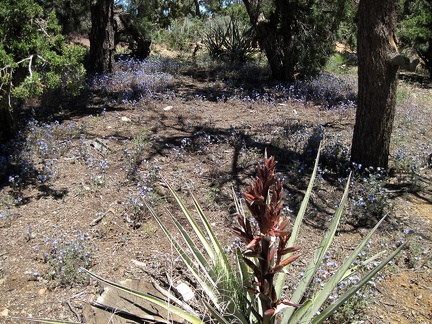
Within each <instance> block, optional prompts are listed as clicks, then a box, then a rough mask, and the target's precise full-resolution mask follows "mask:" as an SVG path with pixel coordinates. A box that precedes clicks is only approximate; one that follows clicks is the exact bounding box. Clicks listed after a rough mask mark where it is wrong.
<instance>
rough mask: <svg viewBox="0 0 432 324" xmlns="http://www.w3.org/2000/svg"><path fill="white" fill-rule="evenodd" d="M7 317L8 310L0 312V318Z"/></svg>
mask: <svg viewBox="0 0 432 324" xmlns="http://www.w3.org/2000/svg"><path fill="white" fill-rule="evenodd" d="M7 316H9V309H7V308H5V309H3V310H2V311H1V312H0V317H7Z"/></svg>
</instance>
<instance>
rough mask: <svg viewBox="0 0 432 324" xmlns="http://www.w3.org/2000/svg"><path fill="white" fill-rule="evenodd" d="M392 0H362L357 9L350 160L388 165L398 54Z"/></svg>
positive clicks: (395, 3) (394, 7)
mask: <svg viewBox="0 0 432 324" xmlns="http://www.w3.org/2000/svg"><path fill="white" fill-rule="evenodd" d="M396 5H397V2H396V1H394V0H380V1H376V0H361V1H360V4H359V8H358V37H357V47H358V48H357V53H358V107H357V113H356V123H355V126H354V135H353V140H352V149H351V161H352V162H355V163H359V164H362V165H363V166H374V167H378V166H379V167H384V168H387V167H388V156H389V148H390V136H391V133H392V127H393V119H394V115H395V107H396V89H397V71H398V66H396V65H393V64H392V62H391V58H392V57H393V56H394V55H395V54H396V53H397V49H396V48H395V44H394V35H395V32H396Z"/></svg>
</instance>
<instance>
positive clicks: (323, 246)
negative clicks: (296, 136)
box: [283, 174, 351, 323]
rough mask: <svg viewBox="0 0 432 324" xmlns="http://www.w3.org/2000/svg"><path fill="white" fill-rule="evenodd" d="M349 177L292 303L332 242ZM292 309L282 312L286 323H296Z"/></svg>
mask: <svg viewBox="0 0 432 324" xmlns="http://www.w3.org/2000/svg"><path fill="white" fill-rule="evenodd" d="M350 179H351V174H350V175H349V177H348V181H347V184H346V186H345V191H344V193H343V196H342V199H341V202H340V204H339V207H338V209H337V210H336V212H335V215H334V216H333V220H332V221H331V223H330V226H329V228H328V230H327V231H326V233H325V234H324V236H323V238H322V240H321V243H320V245H319V247H318V249H317V250H316V251H315V253H314V255H313V257H312V260H311V261H310V263H309V265H308V267H307V268H306V270H305V274H304V276H303V278H302V279H301V280H300V283H299V285H298V287H297V289H296V290H295V291H294V294H293V296H292V297H291V301H293V302H294V303H297V304H299V303H300V301H301V299H302V298H303V295H304V293H305V291H306V289H307V288H308V287H309V285H310V283H311V282H312V279H313V277H314V275H315V274H316V272H317V270H318V269H319V267H320V266H321V263H322V260H323V259H324V256H325V254H326V253H327V250H328V248H329V247H330V245H331V243H332V242H333V238H334V235H335V233H336V229H337V227H338V225H339V222H340V218H341V217H342V214H343V211H344V206H345V203H346V201H347V199H348V189H349V183H350ZM294 311H295V309H287V310H286V311H285V312H284V314H283V321H285V323H288V320H290V322H291V323H297V322H296V319H295V318H296V317H295V316H294V318H293V319H292V320H291V317H292V315H293V312H294Z"/></svg>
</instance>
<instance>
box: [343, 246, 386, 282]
mask: <svg viewBox="0 0 432 324" xmlns="http://www.w3.org/2000/svg"><path fill="white" fill-rule="evenodd" d="M386 252H387V250H384V251H381V252H378V253H377V254H375V255H373V256H371V257H370V258H369V259H367V260H365V261H362V262H361V263H360V264H358V265H356V266H354V267H352V268H350V269H349V270H348V271H347V272H345V273H344V275H343V277H342V278H341V279H340V281H342V280H344V279H345V278H348V277H350V276H351V275H352V274H353V273H354V272H356V271H357V270H359V269H361V268H363V267H364V266H365V265H367V264H369V263H371V262H372V261H373V260H375V259H378V258H379V257H380V256H381V255H383V254H385V253H386Z"/></svg>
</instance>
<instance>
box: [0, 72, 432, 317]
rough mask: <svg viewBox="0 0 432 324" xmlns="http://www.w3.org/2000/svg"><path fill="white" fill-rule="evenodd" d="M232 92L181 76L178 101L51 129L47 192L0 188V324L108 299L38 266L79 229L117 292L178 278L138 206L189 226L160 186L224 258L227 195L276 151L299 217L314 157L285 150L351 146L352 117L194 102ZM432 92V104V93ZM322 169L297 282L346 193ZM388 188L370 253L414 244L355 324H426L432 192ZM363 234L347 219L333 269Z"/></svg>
mask: <svg viewBox="0 0 432 324" xmlns="http://www.w3.org/2000/svg"><path fill="white" fill-rule="evenodd" d="M224 86H225V85H224V84H223V82H222V81H217V80H214V79H211V78H209V77H207V76H206V75H205V73H202V74H200V75H195V76H182V77H181V78H179V79H178V80H177V81H176V84H175V86H174V89H175V91H176V92H177V93H182V95H181V96H176V97H171V98H168V97H165V98H163V97H160V98H156V99H148V100H143V101H141V102H140V103H139V104H137V105H131V104H117V103H116V104H113V103H111V102H110V101H109V100H105V99H102V98H98V97H92V98H91V99H90V100H89V103H88V104H86V105H85V107H82V108H81V109H79V110H78V111H74V112H70V113H64V114H63V115H59V116H57V117H56V119H58V120H59V122H60V123H59V124H58V125H56V126H53V127H55V129H56V130H55V131H54V134H55V136H54V137H55V141H56V142H55V143H57V144H56V145H60V143H64V144H65V149H63V150H59V152H60V153H58V155H57V156H55V157H56V158H57V161H55V163H54V164H53V166H52V168H53V169H54V170H55V176H54V177H53V178H52V179H51V180H50V181H49V182H46V183H45V184H44V185H41V184H38V183H37V182H35V183H33V184H27V185H26V186H24V187H23V188H22V190H21V192H20V197H21V199H22V200H21V202H20V203H18V204H15V203H12V202H11V200H12V201H13V199H15V198H16V193H15V192H14V190H13V188H11V187H10V186H9V185H5V186H3V187H1V188H0V197H1V200H0V207H1V208H2V210H3V212H4V213H7V215H6V216H5V217H3V218H1V219H0V240H1V244H0V322H1V323H18V322H20V320H18V319H17V317H33V318H53V319H54V318H56V319H62V320H70V321H79V322H80V321H85V320H88V318H87V319H86V318H84V315H83V313H84V309H85V308H86V307H88V303H89V302H90V301H93V300H95V298H97V296H99V295H100V293H101V291H102V289H101V286H100V285H99V284H98V283H96V282H95V281H93V280H89V281H86V282H85V283H81V284H78V285H76V284H72V286H66V287H63V286H56V285H54V284H53V279H50V278H48V277H47V273H49V272H50V271H52V269H51V268H50V265H49V263H47V262H45V261H47V260H44V257H43V252H49V249H50V248H51V247H52V241H48V244H46V243H47V239H48V240H51V238H54V237H59V236H60V235H62V234H63V233H68V235H69V236H68V237H70V238H73V237H74V234H73V233H76V232H75V231H77V230H80V231H82V232H83V233H84V232H86V233H88V234H89V237H90V238H91V242H92V245H93V247H94V249H93V252H92V263H91V270H92V271H93V272H94V273H97V274H99V275H101V276H103V277H105V278H108V279H110V280H112V281H121V280H124V279H127V278H139V279H141V278H144V279H146V278H148V272H153V273H163V272H167V271H168V272H169V271H170V270H172V269H173V268H175V266H173V263H175V261H173V260H175V259H176V258H177V256H176V255H175V254H174V252H173V251H172V248H171V247H170V245H169V244H168V243H167V241H166V239H165V237H164V235H163V233H162V231H161V230H160V229H159V228H158V226H157V224H156V223H155V221H154V220H153V219H152V217H151V215H150V214H149V212H148V211H147V210H146V209H145V208H144V207H143V206H142V205H140V204H139V199H143V198H142V196H143V192H142V191H143V190H144V189H143V188H144V185H145V186H147V187H149V188H152V189H151V191H149V192H148V193H149V195H151V198H150V201H151V202H152V204H153V206H154V208H155V209H156V211H157V212H158V213H159V214H161V215H163V214H164V213H165V212H166V211H165V208H166V207H167V208H168V209H169V210H171V211H172V212H173V214H174V215H175V216H176V217H178V218H179V219H181V220H182V216H181V215H180V213H179V211H178V208H176V207H175V205H174V203H173V201H172V199H171V198H170V197H169V195H168V193H167V190H166V188H165V187H164V186H163V185H162V183H161V178H162V176H163V178H164V179H165V180H166V181H167V182H169V183H171V184H172V185H173V187H174V188H175V190H176V191H177V192H178V193H179V194H180V195H181V196H182V197H184V199H185V201H186V202H187V203H188V204H190V197H189V195H188V191H189V190H192V191H193V193H194V194H195V195H196V196H197V197H198V199H199V201H200V203H201V204H202V206H203V208H204V210H205V211H206V213H207V215H208V217H209V219H210V221H211V223H212V224H213V225H214V228H215V230H216V232H217V234H218V235H219V237H220V238H221V240H222V242H223V243H224V244H225V245H227V246H228V245H230V244H231V243H232V242H233V241H234V236H233V235H232V233H231V230H230V227H231V226H232V225H233V224H234V220H235V218H234V217H233V203H232V199H231V189H232V188H234V189H235V190H236V191H238V192H240V191H244V190H245V189H246V186H247V184H248V182H249V181H250V180H251V179H252V178H253V177H254V172H255V166H256V164H257V163H258V162H259V161H260V159H261V158H262V156H263V152H264V149H267V150H268V153H269V155H275V156H276V159H277V160H278V161H279V166H278V170H279V171H280V173H281V176H282V177H285V179H284V183H285V192H286V197H287V206H288V207H289V208H286V210H285V215H286V216H287V217H290V218H291V219H292V218H293V217H294V215H295V213H296V211H297V208H298V206H299V201H300V200H301V199H302V196H303V193H304V190H305V186H306V183H307V180H308V176H309V174H310V166H311V163H312V161H313V155H314V154H315V153H314V152H312V153H311V155H310V156H309V155H307V154H306V153H304V154H303V153H302V147H300V148H299V147H296V146H295V145H296V144H295V143H291V144H289V145H288V144H284V142H287V143H288V142H289V141H290V137H292V136H294V135H293V134H294V133H295V131H296V130H301V129H308V130H309V131H310V132H309V134H311V132H312V131H313V129H314V127H315V126H317V125H324V126H325V128H326V132H332V133H335V134H341V136H345V138H349V136H350V134H351V133H352V128H353V123H354V111H353V110H345V111H343V112H342V111H341V112H334V111H331V110H325V109H322V108H321V107H320V106H317V105H313V104H308V103H303V102H294V101H288V100H275V101H272V102H265V101H257V102H246V101H242V100H237V99H233V100H226V101H224V100H222V101H215V100H208V98H209V96H207V99H205V98H202V97H201V98H196V97H195V94H196V93H205V94H209V93H212V91H218V89H219V90H220V89H223V88H224ZM425 91H429V94H430V89H429V90H425ZM210 99H211V98H210ZM428 113H429V114H430V113H431V112H430V111H429V112H428ZM282 130H285V131H284V132H283V131H282ZM306 133H307V132H306ZM281 134H282V135H281ZM344 134H345V135H344ZM29 136H30V137H31V135H29ZM34 137H37V135H34ZM98 143H99V144H98ZM298 145H300V144H298ZM302 145H304V144H302ZM312 148H313V147H312ZM49 158H53V156H50V157H49ZM302 159H304V160H305V161H302ZM293 160H295V161H299V163H303V162H304V163H305V165H306V167H305V168H304V170H303V171H297V170H295V169H293V168H295V167H296V166H295V165H296V164H294V163H292V162H289V161H293ZM34 161H35V162H34V163H35V166H34V167H35V168H39V169H40V168H42V167H43V162H42V159H41V158H40V157H35V159H34ZM104 163H106V165H105V166H103V165H104ZM297 167H298V164H297ZM323 170H324V171H325V172H324V174H323V175H322V177H321V178H320V181H319V183H318V184H317V185H316V188H315V190H314V194H313V195H312V203H311V205H310V207H309V210H308V213H307V216H306V219H305V222H304V224H303V228H302V230H301V237H300V238H299V244H300V246H301V247H302V257H301V258H300V259H299V261H298V262H296V264H295V265H294V266H293V270H292V271H293V273H298V272H299V271H301V269H302V267H304V265H305V264H306V261H308V260H309V257H310V254H311V251H313V249H314V248H315V247H316V246H317V244H318V242H319V239H320V237H321V236H322V234H323V229H324V228H325V226H326V224H328V220H329V218H330V217H331V215H332V212H333V211H334V202H335V201H337V200H338V199H339V198H340V197H341V193H342V190H343V185H344V183H343V182H342V183H338V182H337V181H336V180H335V179H336V178H337V177H336V176H335V173H334V171H332V170H331V169H330V168H329V167H326V166H323ZM430 175H431V169H430V168H429V169H428V168H424V169H422V179H424V180H425V181H429V182H426V183H429V184H430ZM140 190H141V191H140ZM383 190H384V189H383ZM386 190H389V191H391V192H392V193H393V195H392V196H391V198H390V199H389V203H391V204H393V205H394V208H393V209H392V212H391V213H390V215H389V216H388V219H387V220H386V222H385V223H384V226H382V228H381V229H380V230H379V232H378V233H377V234H376V236H375V237H374V238H373V240H372V242H371V244H370V247H369V249H370V251H367V254H368V255H370V254H369V253H372V251H377V250H380V249H382V248H383V247H388V248H389V249H390V250H391V249H393V248H394V247H395V246H396V245H397V244H400V242H401V241H402V240H412V244H411V245H409V247H407V248H406V249H405V251H404V252H403V254H401V255H400V256H398V257H397V259H396V260H395V262H393V264H392V265H391V266H389V267H388V268H386V270H384V271H382V272H381V273H380V274H379V279H377V280H375V284H376V286H375V288H373V289H372V290H373V293H372V295H370V297H366V300H367V301H368V306H367V307H366V308H361V307H360V306H358V311H359V314H358V315H357V317H356V318H357V319H356V320H358V322H357V323H431V322H432V279H431V278H432V275H431V265H432V263H431V247H432V243H431V239H432V234H431V230H430V229H431V222H432V207H431V206H432V205H431V188H430V185H429V187H427V186H426V187H424V188H423V189H422V190H421V191H416V192H410V190H405V189H404V188H403V187H398V186H393V187H391V188H390V189H386ZM133 198H136V199H138V202H137V201H136V200H134V199H133ZM134 202H136V204H135V205H134ZM290 210H291V211H290ZM348 215H349V213H348ZM367 231H368V229H367V228H365V227H363V226H357V225H356V222H355V220H354V219H351V220H350V219H349V216H347V218H346V219H344V221H343V224H342V227H341V230H340V232H339V233H338V236H337V237H336V240H335V243H334V248H333V249H332V253H331V257H332V258H335V260H336V261H337V262H340V261H341V260H342V259H343V257H344V256H345V255H346V254H347V253H348V252H349V251H350V250H351V249H352V248H353V247H354V246H355V245H356V244H357V242H359V240H360V239H361V238H362V237H363V236H364V235H365V233H366V232H367ZM50 244H51V245H50ZM89 244H90V243H89ZM133 260H136V261H139V262H141V265H144V266H143V267H142V266H141V267H140V266H137V264H136V263H134V262H133ZM357 302H360V301H359V299H357V301H356V302H355V303H357ZM355 303H354V304H355ZM351 307H352V308H353V309H356V306H355V305H351ZM346 321H347V320H346V319H345V322H346ZM354 321H355V320H354V319H353V320H352V322H354ZM334 322H336V320H334ZM341 322H343V321H341Z"/></svg>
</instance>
